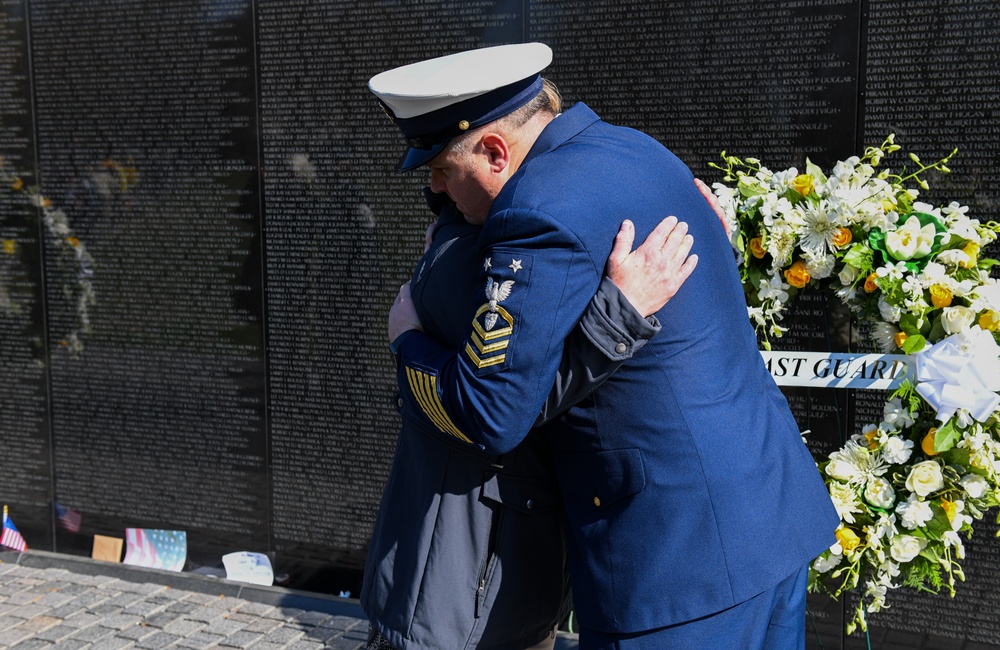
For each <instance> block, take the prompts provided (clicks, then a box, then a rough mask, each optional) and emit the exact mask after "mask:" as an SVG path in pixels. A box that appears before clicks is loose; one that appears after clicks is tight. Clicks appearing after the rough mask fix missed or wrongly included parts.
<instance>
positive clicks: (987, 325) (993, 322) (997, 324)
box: [979, 309, 1000, 332]
mask: <svg viewBox="0 0 1000 650" xmlns="http://www.w3.org/2000/svg"><path fill="white" fill-rule="evenodd" d="M979 327H981V328H983V329H984V330H989V331H991V332H995V331H997V329H998V328H1000V314H998V313H996V312H995V311H993V310H992V309H987V310H986V311H984V312H983V313H982V315H981V316H980V317H979Z"/></svg>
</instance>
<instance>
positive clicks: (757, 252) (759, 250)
mask: <svg viewBox="0 0 1000 650" xmlns="http://www.w3.org/2000/svg"><path fill="white" fill-rule="evenodd" d="M750 254H751V255H753V256H754V257H756V258H757V259H761V258H762V257H764V256H765V255H767V251H766V250H764V245H763V243H762V242H761V241H760V237H754V238H753V239H751V240H750Z"/></svg>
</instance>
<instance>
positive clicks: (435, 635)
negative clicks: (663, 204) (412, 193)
mask: <svg viewBox="0 0 1000 650" xmlns="http://www.w3.org/2000/svg"><path fill="white" fill-rule="evenodd" d="M479 231H480V229H479V228H478V227H474V226H470V225H469V224H467V223H466V222H465V221H464V219H462V218H461V216H460V215H458V214H457V213H456V212H455V211H454V209H453V208H452V206H446V207H445V210H444V212H443V213H442V216H441V220H440V221H439V223H438V227H437V230H436V233H435V236H434V241H433V244H432V246H431V248H430V249H429V250H428V252H427V253H426V254H425V255H424V256H423V258H422V259H421V261H420V263H419V264H418V265H417V268H416V270H415V271H414V274H413V278H412V279H411V292H412V296H413V301H414V305H415V306H416V307H417V310H418V313H419V315H420V317H421V322H422V324H423V326H424V330H425V331H426V332H427V333H428V334H429V335H430V336H432V337H433V338H435V339H436V340H439V341H442V342H444V343H447V344H449V345H451V346H453V347H454V348H456V349H457V348H458V346H459V345H460V344H461V343H462V342H463V339H464V336H465V329H466V324H467V323H466V318H465V314H466V312H467V311H468V310H469V309H472V308H474V307H475V303H476V302H477V301H478V300H479V299H480V298H479V297H480V292H481V291H482V288H481V287H480V286H479V282H478V278H477V274H476V269H477V268H478V267H479V252H478V247H477V241H478V237H479ZM591 302H592V306H591V308H590V309H589V310H588V311H587V313H586V315H585V318H584V321H583V322H582V323H581V324H580V327H579V328H577V329H576V330H575V331H574V334H573V336H571V338H570V341H569V344H568V347H567V354H566V355H565V359H564V363H563V367H562V369H561V370H560V372H559V373H558V381H557V382H556V385H555V388H554V389H553V390H552V391H550V395H549V396H548V398H547V401H546V405H545V407H544V408H543V411H544V414H545V416H546V417H551V416H552V415H553V414H555V413H558V412H559V411H561V410H563V409H565V408H567V407H568V405H569V404H571V403H573V402H575V401H577V400H579V399H580V398H581V397H582V396H583V395H585V394H587V393H588V392H590V391H591V390H592V389H593V387H594V386H595V385H597V384H599V383H600V382H601V381H603V380H604V379H606V378H607V376H609V375H610V374H611V373H612V372H613V371H614V370H615V369H616V368H618V367H619V366H620V365H621V363H622V361H624V360H625V359H628V358H630V357H631V356H632V355H633V354H634V352H635V350H637V349H639V348H641V346H642V345H643V344H644V343H645V341H646V340H647V339H648V338H649V337H650V336H653V335H654V334H655V333H656V332H657V331H658V329H659V327H658V325H657V324H656V323H655V322H654V323H649V322H647V321H646V320H644V319H642V317H641V316H640V315H639V314H637V313H636V312H635V311H634V310H632V309H631V307H630V306H629V305H628V303H627V301H625V300H624V298H623V297H622V296H621V294H620V293H619V292H618V291H617V290H616V289H615V288H614V285H612V284H610V282H608V281H606V282H605V283H604V284H602V287H601V290H600V291H598V293H597V296H595V298H594V300H592V301H591ZM654 320H655V319H654ZM425 380H426V377H425V376H422V375H421V374H420V373H419V372H415V371H413V370H412V369H411V371H410V372H404V373H402V375H401V377H400V382H401V387H402V388H403V389H404V390H403V399H402V400H401V403H400V414H401V416H402V430H401V431H400V435H399V441H398V445H397V449H396V456H395V459H394V461H393V466H392V469H391V471H390V475H389V480H388V482H387V484H386V486H385V490H384V493H383V497H382V503H381V507H380V509H379V514H378V518H377V520H376V524H375V528H374V531H373V533H372V540H371V546H370V548H369V552H368V561H367V564H366V568H365V576H364V583H363V587H362V592H361V603H362V606H363V607H364V610H365V612H366V613H367V614H368V616H369V618H370V620H371V623H372V625H373V626H375V628H376V629H378V630H379V631H380V632H381V633H382V634H383V635H384V636H385V637H386V638H387V639H388V640H389V641H390V642H391V643H392V644H393V645H394V646H395V647H396V648H398V649H399V650H411V649H420V650H442V649H444V648H447V649H449V650H450V649H462V648H491V649H506V648H510V649H512V650H513V649H520V648H524V647H526V646H529V645H534V644H535V643H538V642H539V641H541V640H542V639H543V638H545V637H546V636H547V635H548V634H549V633H550V632H551V630H552V629H553V627H554V626H555V624H556V623H557V621H558V619H559V618H560V617H561V616H562V615H564V614H565V606H566V604H567V602H566V599H565V596H566V594H567V591H568V584H567V578H566V561H565V542H564V536H563V531H562V525H563V519H562V514H561V499H560V496H559V491H558V487H557V484H556V480H555V477H554V474H553V468H552V459H551V453H550V451H549V450H548V447H547V444H546V443H545V441H544V440H543V439H542V438H541V437H538V436H531V437H529V438H528V439H527V440H525V441H524V442H523V443H522V444H521V445H520V446H518V447H517V448H516V449H514V450H511V451H508V452H507V453H505V454H503V455H502V456H497V455H494V454H492V453H487V452H484V451H482V450H481V449H479V448H478V447H475V446H472V445H470V444H468V443H467V442H466V441H465V437H464V436H460V435H458V434H457V433H456V431H455V430H454V428H453V427H452V426H450V425H449V424H448V422H447V421H446V418H445V417H443V414H442V412H441V411H440V409H439V407H438V405H436V404H435V402H434V400H433V399H432V397H431V396H430V392H429V390H428V387H427V386H426V385H425V383H424V382H425ZM409 387H413V390H407V388H409ZM550 387H551V384H550ZM536 416H538V413H537V412H536ZM529 426H530V423H529Z"/></svg>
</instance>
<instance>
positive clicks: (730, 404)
mask: <svg viewBox="0 0 1000 650" xmlns="http://www.w3.org/2000/svg"><path fill="white" fill-rule="evenodd" d="M670 214H673V215H677V216H678V217H679V218H681V219H683V220H684V221H686V222H687V223H688V226H689V229H690V232H691V233H692V234H693V235H694V241H695V245H694V252H695V253H697V254H698V256H699V263H698V267H697V269H696V270H695V271H694V273H693V274H692V276H691V277H690V278H689V279H688V280H687V282H686V283H685V284H684V286H683V287H681V289H680V291H679V292H678V294H677V295H676V296H674V298H673V299H672V300H671V301H670V302H669V303H667V305H666V306H665V307H664V308H663V309H662V310H661V311H660V312H659V313H658V314H657V316H658V318H659V320H660V322H661V324H662V327H663V329H662V330H661V332H660V333H659V334H657V336H656V337H655V338H653V339H652V340H651V341H650V343H649V344H648V345H646V346H645V347H644V348H642V349H641V350H640V351H639V352H637V353H636V354H635V356H634V357H633V358H632V359H630V360H629V361H627V362H625V363H624V364H623V365H622V367H621V368H619V370H618V371H617V372H616V373H615V374H614V375H613V376H612V377H611V378H610V379H608V381H607V382H605V383H604V384H603V385H602V386H601V387H600V388H598V389H597V390H596V391H595V392H594V393H592V394H591V395H590V396H589V397H588V398H587V399H585V400H583V401H582V402H580V403H579V404H577V405H576V406H575V407H573V408H572V409H570V410H569V412H568V413H566V414H565V415H564V416H562V417H561V418H559V419H557V420H556V421H554V422H553V423H551V424H549V425H547V426H546V428H545V435H546V436H547V439H548V440H549V441H550V443H551V445H552V447H553V450H554V463H555V467H556V473H557V476H558V479H559V484H560V488H561V490H562V493H563V496H564V504H565V509H566V516H567V520H568V528H567V535H568V538H569V542H570V544H569V548H570V559H571V564H570V566H571V576H572V583H573V593H574V605H575V608H576V611H577V613H578V615H579V621H580V624H581V625H582V626H584V627H590V628H594V629H598V630H602V631H606V632H612V633H615V632H621V633H625V632H635V631H642V630H649V629H654V628H657V627H662V626H666V625H671V624H675V623H680V622H683V621H688V620H691V619H694V618H698V617H701V616H705V615H708V614H711V613H714V612H718V611H720V610H722V609H725V608H728V607H731V606H733V605H736V604H738V603H740V602H743V601H745V600H747V599H748V598H751V597H753V596H754V595H756V594H759V593H761V592H763V591H764V590H766V589H769V588H770V587H773V586H774V585H776V584H777V583H778V582H780V581H781V580H782V579H784V578H785V577H787V576H789V575H790V574H792V573H793V572H794V571H797V570H799V569H801V568H802V567H803V565H805V564H806V563H807V562H808V561H810V560H811V559H812V558H814V557H815V556H817V555H818V554H819V553H820V552H822V551H823V550H824V549H826V548H828V547H829V546H831V545H832V544H833V543H834V542H835V539H834V536H833V531H834V529H835V527H836V525H837V523H838V518H837V515H836V512H835V510H834V508H833V505H832V503H831V501H830V498H829V495H828V493H827V491H826V489H825V487H824V485H823V482H822V480H821V478H820V475H819V472H818V471H817V469H816V466H815V463H814V461H813V459H812V458H811V456H810V454H809V453H808V451H807V449H806V447H805V445H804V444H803V442H802V440H801V438H800V434H799V430H798V426H797V425H796V423H795V421H794V419H793V417H792V415H791V413H790V411H789V409H788V405H787V402H786V400H785V399H784V396H783V395H782V394H781V392H780V391H779V390H778V388H777V387H776V386H775V384H774V381H773V380H772V379H771V377H770V375H769V374H768V373H767V371H766V369H765V367H764V365H763V362H762V361H761V357H760V354H759V352H758V350H757V346H756V339H755V337H754V333H753V329H752V327H751V325H750V323H749V320H748V318H747V312H746V306H745V303H744V300H743V292H742V289H741V286H740V279H739V275H738V271H737V268H736V265H735V263H734V261H733V258H732V251H731V248H730V247H729V245H728V244H727V241H726V236H725V234H724V232H723V229H722V227H721V225H720V223H719V220H718V218H717V217H716V216H715V215H714V214H713V213H712V211H711V209H710V208H709V206H708V205H707V204H706V202H705V201H704V199H703V198H702V197H701V195H700V194H699V193H698V191H697V189H696V188H695V186H694V184H693V181H692V174H691V172H690V171H689V170H688V169H687V167H686V166H685V165H684V164H683V163H681V162H680V161H679V160H678V159H677V158H676V157H675V156H674V155H673V154H671V153H670V152H669V151H668V150H667V149H665V148H664V147H663V146H662V145H660V144H659V143H657V142H656V141H655V140H653V139H652V138H649V137H648V136H646V135H644V134H642V133H639V132H637V131H634V130H631V129H627V128H622V127H615V126H611V125H609V124H607V123H605V122H602V121H601V120H600V119H599V118H598V117H597V115H595V114H594V113H593V112H592V111H591V110H590V109H589V108H588V107H586V106H585V105H583V104H577V105H576V106H574V107H573V108H572V109H570V110H569V111H567V112H565V113H563V114H562V115H561V116H559V117H557V118H555V119H554V120H553V121H552V122H551V123H550V124H549V125H548V126H547V127H546V129H545V130H544V131H543V132H542V134H541V135H540V137H539V138H538V140H537V141H536V142H535V144H534V146H533V147H532V149H531V151H530V152H529V154H528V156H527V158H526V159H525V161H524V163H523V165H522V166H521V168H520V169H519V170H518V172H517V173H516V174H515V175H514V176H513V177H512V178H511V179H510V180H509V181H508V182H507V184H506V185H505V186H504V188H503V190H502V191H501V193H500V194H499V196H498V197H497V198H496V200H495V201H494V203H493V206H492V209H491V213H490V215H489V217H488V219H487V222H486V224H485V226H484V228H483V232H482V235H481V238H480V248H481V252H482V258H481V265H480V268H481V284H480V286H481V287H482V293H481V297H480V298H479V301H478V304H479V306H478V307H477V308H476V310H475V311H474V312H471V313H469V314H468V317H467V319H466V320H467V322H468V328H467V332H466V337H465V344H464V345H463V347H462V349H461V351H460V352H458V353H457V354H456V353H455V352H454V351H453V350H452V349H448V348H444V347H441V346H440V345H437V344H436V343H435V342H434V341H432V340H430V339H429V338H427V337H425V336H423V335H422V334H420V333H418V332H408V333H406V334H405V335H404V336H402V337H400V339H398V340H397V346H398V349H399V350H400V353H401V366H400V367H401V372H402V373H406V372H420V373H423V374H425V375H427V376H428V377H431V378H433V382H432V383H433V385H434V387H435V391H436V394H437V396H438V398H439V399H440V401H441V404H442V407H443V410H444V412H445V413H446V415H447V417H448V418H449V420H450V421H451V422H452V423H453V424H454V426H455V427H456V429H457V430H458V431H460V432H462V433H463V434H464V435H467V436H468V437H469V438H470V439H471V440H473V441H474V443H475V444H477V445H480V446H482V447H483V448H484V449H485V450H487V451H489V452H492V453H497V454H502V453H505V452H507V451H508V450H510V449H512V448H513V447H514V446H515V445H517V444H518V442H520V440H521V439H522V438H523V436H524V433H525V432H526V431H527V430H528V428H529V426H530V424H531V422H532V421H533V420H534V418H535V416H536V415H537V413H538V409H539V407H540V406H541V404H542V403H543V402H544V400H545V396H546V394H547V392H548V389H549V387H550V386H551V385H552V382H553V378H554V376H555V374H556V369H557V367H558V365H559V360H560V357H561V354H562V349H563V342H564V340H565V339H566V337H567V335H568V334H569V333H570V330H571V329H572V327H573V326H574V324H575V323H576V322H577V320H578V319H579V318H580V315H581V314H582V313H583V310H584V308H585V307H586V305H587V301H588V300H589V298H590V296H592V295H593V293H594V291H595V289H596V287H597V286H598V283H599V282H600V281H601V276H602V274H603V270H604V264H605V260H606V259H607V257H608V254H609V252H610V250H611V246H612V243H613V241H614V236H615V233H616V232H617V229H618V225H619V223H620V222H621V221H622V220H623V219H625V218H629V219H632V220H633V222H634V223H635V224H636V238H637V240H641V239H642V238H644V237H645V236H646V235H647V234H648V233H649V232H650V231H651V230H652V228H653V227H654V226H655V225H656V224H657V223H658V222H659V221H660V220H661V219H663V218H664V217H665V216H667V215H670Z"/></svg>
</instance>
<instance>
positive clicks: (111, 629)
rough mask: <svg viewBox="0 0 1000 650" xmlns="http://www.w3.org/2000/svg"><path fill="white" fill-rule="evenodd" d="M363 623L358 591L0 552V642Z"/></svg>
mask: <svg viewBox="0 0 1000 650" xmlns="http://www.w3.org/2000/svg"><path fill="white" fill-rule="evenodd" d="M367 631H368V623H367V620H366V619H365V618H364V613H363V612H362V611H361V607H360V606H359V605H358V602H357V600H351V599H346V598H336V597H333V596H324V595H322V594H312V593H308V592H302V591H297V590H292V589H283V588H281V587H258V586H254V585H242V584H239V583H235V582H230V581H228V580H219V579H217V578H211V577H208V576H202V575H196V574H190V573H173V572H169V571H157V570H153V569H141V568H137V567H131V566H126V565H121V564H113V563H107V562H97V561H94V560H91V559H89V558H80V557H76V556H68V555H61V554H56V553H47V552H44V551H30V552H28V553H24V554H18V553H14V552H0V650H6V649H7V648H10V649H11V650H45V649H49V648H59V649H65V650H119V649H121V648H142V649H146V650H159V649H160V648H187V649H191V650H202V649H207V648H218V649H221V650H226V649H231V648H252V650H320V649H321V648H332V649H333V650H360V649H362V648H363V647H364V645H365V641H366V634H367ZM576 647H577V643H576V639H575V636H574V635H560V638H559V639H558V641H557V643H556V650H573V649H574V648H576ZM442 650H444V649H442Z"/></svg>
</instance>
